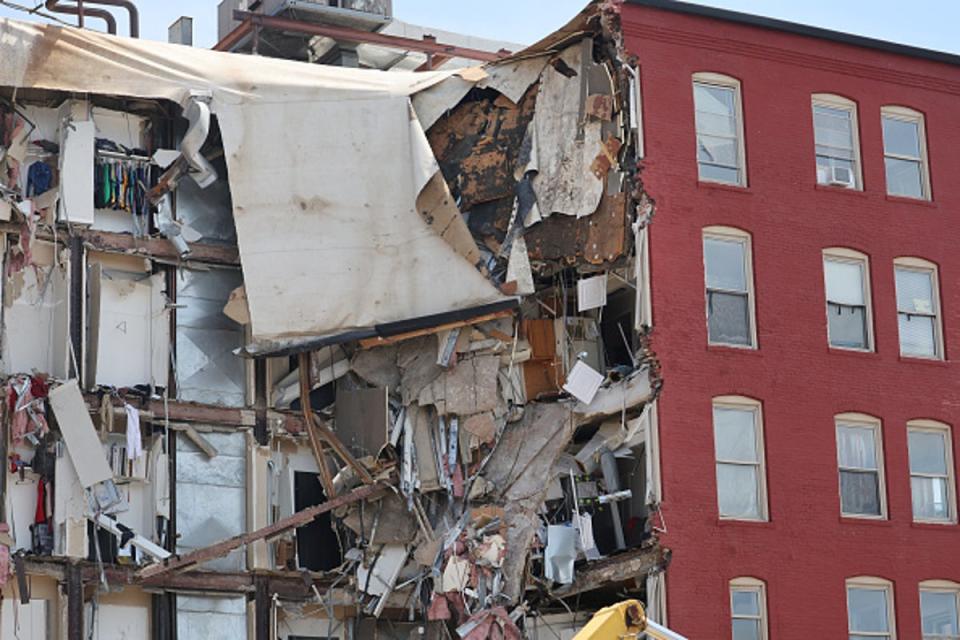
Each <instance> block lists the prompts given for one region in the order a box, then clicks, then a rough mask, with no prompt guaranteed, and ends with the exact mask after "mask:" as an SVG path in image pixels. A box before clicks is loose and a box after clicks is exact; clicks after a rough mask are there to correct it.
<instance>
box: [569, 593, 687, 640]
mask: <svg viewBox="0 0 960 640" xmlns="http://www.w3.org/2000/svg"><path fill="white" fill-rule="evenodd" d="M644 633H646V634H647V637H648V638H653V639H654V640H687V639H686V638H684V637H683V636H681V635H680V634H679V633H674V632H673V631H670V629H667V628H666V627H661V626H660V625H658V624H657V623H655V622H651V621H650V620H647V613H646V611H644V609H643V605H642V604H640V603H639V602H638V601H636V600H624V601H623V602H621V603H619V604H615V605H613V606H611V607H607V608H605V609H600V611H597V612H596V613H595V614H594V615H593V618H592V619H591V620H590V622H588V623H587V626H585V627H584V628H583V629H582V630H581V631H580V633H578V634H577V635H575V636H574V637H573V640H636V639H638V638H641V637H643V634H644Z"/></svg>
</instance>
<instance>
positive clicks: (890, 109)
mask: <svg viewBox="0 0 960 640" xmlns="http://www.w3.org/2000/svg"><path fill="white" fill-rule="evenodd" d="M885 118H889V119H891V120H900V121H902V122H911V123H916V125H917V135H918V136H919V137H920V139H919V141H918V142H919V146H920V157H919V158H912V157H910V156H902V155H899V154H896V153H888V152H887V142H886V140H884V141H883V158H884V161H886V159H887V158H894V159H897V160H909V161H911V162H918V161H919V163H920V191H921V192H922V193H921V195H920V197H919V198H915V197H913V196H905V195H901V194H896V193H890V185H889V184H888V185H887V195H890V196H893V197H895V198H909V199H911V200H931V199H932V195H931V194H932V191H931V189H930V161H929V156H928V154H927V126H926V119H925V118H924V116H923V114H922V113H920V112H919V111H917V110H915V109H911V108H909V107H901V106H897V105H886V106H884V107H881V108H880V121H881V131H882V124H883V120H884V119H885ZM883 178H884V181H886V178H887V170H886V162H884V170H883Z"/></svg>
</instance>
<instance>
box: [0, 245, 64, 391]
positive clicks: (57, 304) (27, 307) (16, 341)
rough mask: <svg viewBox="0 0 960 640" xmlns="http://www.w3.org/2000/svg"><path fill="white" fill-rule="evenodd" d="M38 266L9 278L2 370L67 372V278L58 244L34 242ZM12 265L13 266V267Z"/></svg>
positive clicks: (5, 288) (5, 293)
mask: <svg viewBox="0 0 960 640" xmlns="http://www.w3.org/2000/svg"><path fill="white" fill-rule="evenodd" d="M33 259H34V262H35V266H33V267H26V268H24V269H22V270H21V271H18V272H15V273H12V274H10V275H9V276H7V277H6V278H4V281H3V325H4V328H5V329H9V328H11V327H15V328H16V332H15V333H14V332H11V331H9V330H5V332H4V335H3V350H2V367H0V368H2V373H5V374H13V373H30V372H31V371H33V370H37V371H43V372H46V373H49V374H51V375H53V376H54V377H59V378H65V377H66V376H67V326H68V324H67V323H68V320H69V313H68V302H67V300H68V278H67V269H66V264H63V265H56V264H54V262H55V261H54V251H53V245H52V244H49V243H46V242H40V241H37V242H34V244H33ZM8 268H9V267H8Z"/></svg>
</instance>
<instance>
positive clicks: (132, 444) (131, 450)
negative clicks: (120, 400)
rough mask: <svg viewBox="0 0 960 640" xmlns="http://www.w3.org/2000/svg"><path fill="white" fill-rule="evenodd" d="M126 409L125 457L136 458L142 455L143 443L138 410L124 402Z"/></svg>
mask: <svg viewBox="0 0 960 640" xmlns="http://www.w3.org/2000/svg"><path fill="white" fill-rule="evenodd" d="M123 408H124V409H126V410H127V459H128V460H131V461H132V460H136V459H137V458H139V457H141V456H142V455H143V443H142V442H141V441H140V412H139V411H137V410H136V409H135V408H133V407H131V406H130V405H129V404H127V403H124V404H123Z"/></svg>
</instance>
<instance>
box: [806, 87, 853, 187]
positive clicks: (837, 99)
mask: <svg viewBox="0 0 960 640" xmlns="http://www.w3.org/2000/svg"><path fill="white" fill-rule="evenodd" d="M811 101H812V104H811V107H810V117H811V118H812V119H813V160H814V164H813V166H814V171H816V167H817V124H816V111H815V107H826V108H830V109H843V110H844V111H848V112H849V113H850V133H851V144H853V164H854V167H853V181H854V185H853V187H850V188H851V189H855V190H857V191H863V162H862V161H861V157H860V122H859V118H858V115H857V103H856V102H854V101H853V100H850V99H849V98H844V97H843V96H838V95H835V94H832V93H815V94H813V96H812V97H811ZM817 184H823V185H829V183H823V182H820V179H819V177H818V178H817Z"/></svg>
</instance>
